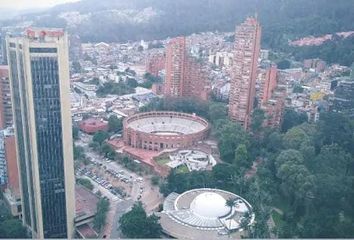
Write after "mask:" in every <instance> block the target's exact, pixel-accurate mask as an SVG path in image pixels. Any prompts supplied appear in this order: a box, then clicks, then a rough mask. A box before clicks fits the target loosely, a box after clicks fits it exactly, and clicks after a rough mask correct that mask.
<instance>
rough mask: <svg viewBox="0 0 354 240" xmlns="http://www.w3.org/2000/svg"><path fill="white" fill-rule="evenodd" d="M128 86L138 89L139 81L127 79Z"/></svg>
mask: <svg viewBox="0 0 354 240" xmlns="http://www.w3.org/2000/svg"><path fill="white" fill-rule="evenodd" d="M127 84H128V86H129V87H131V88H136V87H137V86H138V85H139V84H138V81H136V80H135V79H134V78H128V79H127Z"/></svg>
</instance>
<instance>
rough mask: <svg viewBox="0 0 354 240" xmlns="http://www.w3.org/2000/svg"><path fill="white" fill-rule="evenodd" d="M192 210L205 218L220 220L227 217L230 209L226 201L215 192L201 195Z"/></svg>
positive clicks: (192, 205) (195, 200)
mask: <svg viewBox="0 0 354 240" xmlns="http://www.w3.org/2000/svg"><path fill="white" fill-rule="evenodd" d="M190 210H191V211H192V212H193V213H194V214H196V215H198V216H200V217H204V218H209V219H210V218H218V217H222V216H225V215H227V214H228V213H229V212H230V208H229V207H228V206H226V200H225V199H224V198H223V197H222V196H221V195H219V194H217V193H214V192H204V193H202V194H199V195H198V196H197V197H196V198H194V200H193V201H192V203H191V205H190Z"/></svg>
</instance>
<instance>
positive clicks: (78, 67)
mask: <svg viewBox="0 0 354 240" xmlns="http://www.w3.org/2000/svg"><path fill="white" fill-rule="evenodd" d="M72 68H73V71H74V73H80V72H81V70H82V68H81V64H80V63H79V62H77V61H75V62H73V63H72Z"/></svg>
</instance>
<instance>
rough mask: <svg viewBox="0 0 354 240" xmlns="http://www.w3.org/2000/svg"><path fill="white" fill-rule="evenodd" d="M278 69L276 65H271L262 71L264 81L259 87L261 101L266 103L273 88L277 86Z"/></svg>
mask: <svg viewBox="0 0 354 240" xmlns="http://www.w3.org/2000/svg"><path fill="white" fill-rule="evenodd" d="M277 74H278V69H277V66H276V65H272V66H271V67H270V68H268V69H267V70H266V71H265V73H264V79H262V81H264V82H263V83H262V89H261V103H262V104H264V103H266V102H267V101H268V100H269V99H270V98H271V97H272V93H273V91H274V89H275V88H276V87H277Z"/></svg>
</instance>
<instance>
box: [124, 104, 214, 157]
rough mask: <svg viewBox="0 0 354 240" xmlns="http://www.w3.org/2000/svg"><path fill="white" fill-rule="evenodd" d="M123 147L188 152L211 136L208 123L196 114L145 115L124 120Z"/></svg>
mask: <svg viewBox="0 0 354 240" xmlns="http://www.w3.org/2000/svg"><path fill="white" fill-rule="evenodd" d="M123 127H124V143H125V144H126V145H129V146H131V147H134V148H140V149H146V150H151V151H161V150H164V149H172V148H188V147H190V146H192V145H195V144H196V143H197V142H199V141H201V140H203V139H205V138H206V137H207V136H208V131H209V123H208V122H207V121H206V120H205V119H203V118H201V117H198V116H196V115H195V114H187V113H181V112H166V111H157V112H145V113H139V114H135V115H133V116H130V117H128V118H126V119H125V120H124V123H123Z"/></svg>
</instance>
